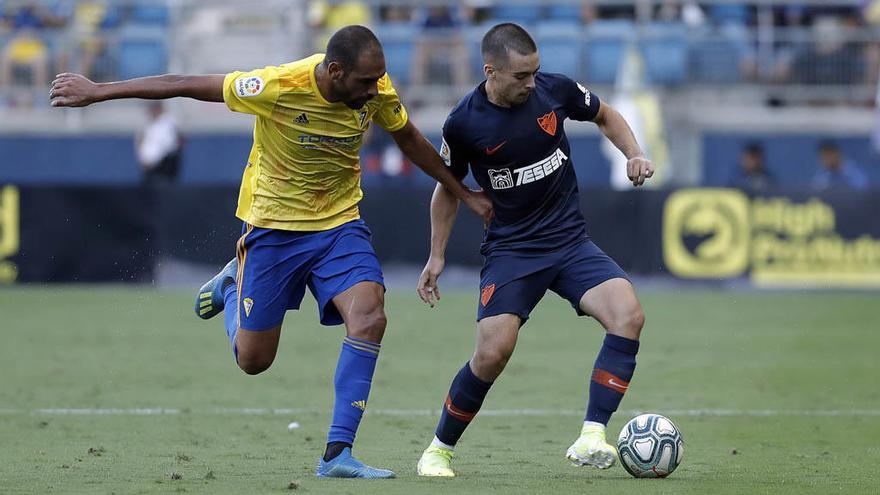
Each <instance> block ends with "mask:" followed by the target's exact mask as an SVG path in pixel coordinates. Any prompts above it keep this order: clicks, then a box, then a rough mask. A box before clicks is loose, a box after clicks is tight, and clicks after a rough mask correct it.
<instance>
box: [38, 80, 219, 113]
mask: <svg viewBox="0 0 880 495" xmlns="http://www.w3.org/2000/svg"><path fill="white" fill-rule="evenodd" d="M224 77H225V76H224V75H223V74H208V75H200V76H180V75H174V74H165V75H162V76H150V77H141V78H138V79H129V80H127V81H116V82H109V83H96V82H93V81H90V80H89V79H88V78H87V77H85V76H83V75H80V74H72V73H69V72H65V73H63V74H58V75H57V76H56V77H55V80H54V81H52V89H51V90H49V99H50V100H51V102H52V106H53V107H84V106H87V105H91V104H92V103H98V102H102V101H107V100H118V99H120V98H143V99H147V100H161V99H165V98H174V97H176V96H185V97H188V98H194V99H196V100H202V101H214V102H222V101H223V78H224Z"/></svg>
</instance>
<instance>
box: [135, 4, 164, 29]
mask: <svg viewBox="0 0 880 495" xmlns="http://www.w3.org/2000/svg"><path fill="white" fill-rule="evenodd" d="M130 21H131V23H132V24H139V25H152V26H167V25H168V21H169V12H168V8H167V7H166V6H165V5H162V4H159V5H157V4H155V3H138V4H135V5H134V6H132V8H131V17H130Z"/></svg>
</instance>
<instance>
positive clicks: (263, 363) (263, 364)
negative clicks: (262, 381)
mask: <svg viewBox="0 0 880 495" xmlns="http://www.w3.org/2000/svg"><path fill="white" fill-rule="evenodd" d="M274 360H275V357H274V356H271V357H270V356H260V355H250V356H249V355H241V354H239V356H238V367H239V368H241V370H242V371H244V372H245V373H247V374H248V375H259V374H260V373H262V372H264V371H266V370H267V369H269V367H270V366H272V361H274Z"/></svg>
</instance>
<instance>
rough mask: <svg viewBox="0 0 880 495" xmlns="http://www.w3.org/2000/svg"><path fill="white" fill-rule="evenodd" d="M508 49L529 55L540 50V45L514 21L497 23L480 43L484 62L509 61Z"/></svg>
mask: <svg viewBox="0 0 880 495" xmlns="http://www.w3.org/2000/svg"><path fill="white" fill-rule="evenodd" d="M508 50H513V51H515V52H516V53H519V54H520V55H529V54H531V53H535V52H536V51H538V45H536V44H535V40H533V39H532V37H531V36H530V35H529V33H528V32H527V31H526V30H525V29H523V28H522V27H521V26H519V25H517V24H514V23H512V22H505V23H502V24H497V25H495V26H493V27H492V29H490V30H489V32H488V33H486V35H485V36H483V43H482V45H480V54H481V55H482V56H483V62H485V63H487V64H488V63H490V62H495V63H504V62H507V61H508V60H510V56H509V54H508V53H507V51H508Z"/></svg>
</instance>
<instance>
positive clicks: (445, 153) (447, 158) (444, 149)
mask: <svg viewBox="0 0 880 495" xmlns="http://www.w3.org/2000/svg"><path fill="white" fill-rule="evenodd" d="M440 158H442V159H443V161H444V162H445V163H446V166H447V167H448V166H450V165H452V152H450V151H449V143H447V142H446V138H443V142H442V143H441V144H440Z"/></svg>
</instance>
